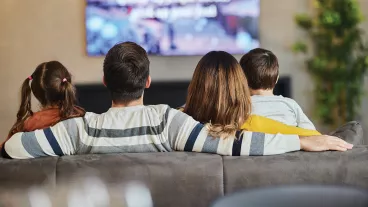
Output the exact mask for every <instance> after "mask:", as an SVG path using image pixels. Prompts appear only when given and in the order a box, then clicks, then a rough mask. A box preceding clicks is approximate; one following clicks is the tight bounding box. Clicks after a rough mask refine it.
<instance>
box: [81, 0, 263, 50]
mask: <svg viewBox="0 0 368 207" xmlns="http://www.w3.org/2000/svg"><path fill="white" fill-rule="evenodd" d="M86 1H87V2H86V3H87V4H86V13H85V14H86V24H85V25H86V36H87V37H86V38H87V46H86V47H87V48H86V49H87V53H88V55H89V56H102V55H105V54H106V53H107V51H108V50H109V49H110V48H111V47H112V46H113V45H115V44H116V43H119V42H125V41H132V42H135V43H137V44H139V45H141V46H142V47H143V48H145V50H146V51H147V52H148V53H149V54H154V55H165V56H166V55H168V56H172V55H180V56H182V55H203V54H206V53H207V52H209V51H211V50H224V51H227V52H229V53H232V54H243V53H245V52H247V51H249V50H250V49H253V48H255V47H258V46H259V35H258V18H259V13H260V5H259V0H86Z"/></svg>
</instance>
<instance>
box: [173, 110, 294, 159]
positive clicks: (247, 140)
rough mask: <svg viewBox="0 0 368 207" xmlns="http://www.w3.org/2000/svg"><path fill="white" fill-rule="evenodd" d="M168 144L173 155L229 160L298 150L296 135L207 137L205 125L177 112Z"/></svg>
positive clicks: (255, 133)
mask: <svg viewBox="0 0 368 207" xmlns="http://www.w3.org/2000/svg"><path fill="white" fill-rule="evenodd" d="M173 110H174V109H173ZM169 140H170V144H171V147H172V149H173V150H176V151H187V152H204V153H214V154H220V155H229V156H240V155H275V154H282V153H286V152H292V151H298V150H300V140H299V136H297V135H282V134H265V133H258V132H250V131H239V132H237V133H236V136H234V137H229V138H226V139H220V138H217V137H211V136H209V135H208V129H207V127H206V125H204V124H201V123H199V122H198V121H195V120H194V119H193V118H192V117H190V116H188V115H187V114H185V113H183V112H180V111H177V112H176V114H175V116H174V117H173V119H172V121H171V123H170V126H169Z"/></svg>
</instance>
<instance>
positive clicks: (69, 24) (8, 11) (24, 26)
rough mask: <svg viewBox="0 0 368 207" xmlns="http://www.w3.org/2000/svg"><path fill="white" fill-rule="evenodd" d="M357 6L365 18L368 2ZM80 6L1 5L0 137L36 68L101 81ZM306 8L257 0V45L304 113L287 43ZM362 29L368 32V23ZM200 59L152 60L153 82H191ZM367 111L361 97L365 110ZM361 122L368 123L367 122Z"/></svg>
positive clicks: (299, 73)
mask: <svg viewBox="0 0 368 207" xmlns="http://www.w3.org/2000/svg"><path fill="white" fill-rule="evenodd" d="M360 2H361V3H362V8H363V13H364V14H365V15H366V16H368V1H367V0H360ZM84 4H85V3H84V0H1V1H0V29H1V32H0V86H1V87H0V94H1V96H0V103H1V107H0V115H1V116H0V133H1V134H2V136H3V138H4V137H5V136H6V134H7V131H8V130H9V128H10V127H11V125H12V124H13V122H14V121H15V114H16V111H17V107H18V98H19V96H18V91H19V87H20V85H21V83H22V81H23V80H24V79H25V78H26V77H27V76H28V75H30V74H31V73H32V71H33V70H34V68H35V67H36V65H37V64H39V63H41V62H43V61H48V60H51V59H56V60H59V61H61V62H62V63H64V64H65V65H66V66H67V67H68V68H69V69H70V71H71V72H72V73H73V74H74V78H75V79H74V80H75V82H77V83H87V82H101V79H102V61H103V58H91V57H87V56H86V54H85V52H84V47H85V37H84V35H85V31H84ZM310 8H311V1H310V0H261V17H260V38H261V46H262V47H265V48H268V49H271V50H272V51H273V52H275V53H276V55H277V56H278V57H279V61H280V70H281V75H290V76H291V77H292V81H293V83H292V92H293V97H294V98H295V99H296V101H298V102H299V103H300V105H301V106H302V107H303V108H304V110H305V112H306V113H307V114H311V111H312V104H311V103H312V97H311V91H312V89H313V84H312V82H311V81H310V77H309V76H308V74H307V73H306V72H305V71H304V70H303V68H304V66H303V63H302V60H303V58H302V57H299V56H295V55H294V54H292V53H291V52H290V45H291V44H292V43H293V42H294V41H295V40H297V39H298V38H303V33H302V32H301V31H300V30H298V29H297V27H296V26H295V24H294V22H293V15H294V14H295V13H298V12H308V11H310ZM363 28H366V30H367V31H368V23H367V22H366V23H365V24H364V25H363ZM238 58H239V57H238ZM198 60H199V57H151V62H152V65H151V75H152V79H153V81H157V80H187V79H190V78H191V76H192V73H193V70H194V67H195V65H196V63H197V62H198ZM367 108H368V100H367V99H365V100H364V109H366V110H365V111H368V110H367ZM362 111H364V110H362ZM364 123H365V124H366V125H368V119H367V121H364ZM1 139H2V138H0V140H1Z"/></svg>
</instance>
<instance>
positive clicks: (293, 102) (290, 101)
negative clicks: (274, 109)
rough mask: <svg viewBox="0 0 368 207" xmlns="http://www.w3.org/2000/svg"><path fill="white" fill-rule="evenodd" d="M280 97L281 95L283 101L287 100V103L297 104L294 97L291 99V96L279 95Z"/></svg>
mask: <svg viewBox="0 0 368 207" xmlns="http://www.w3.org/2000/svg"><path fill="white" fill-rule="evenodd" d="M280 97H282V99H283V100H284V101H285V102H288V103H290V104H293V105H298V103H297V102H296V101H295V100H294V99H292V98H288V97H283V96H280Z"/></svg>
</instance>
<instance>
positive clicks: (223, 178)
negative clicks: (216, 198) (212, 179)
mask: <svg viewBox="0 0 368 207" xmlns="http://www.w3.org/2000/svg"><path fill="white" fill-rule="evenodd" d="M221 161H222V195H223V196H225V190H226V188H225V164H224V156H221Z"/></svg>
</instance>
